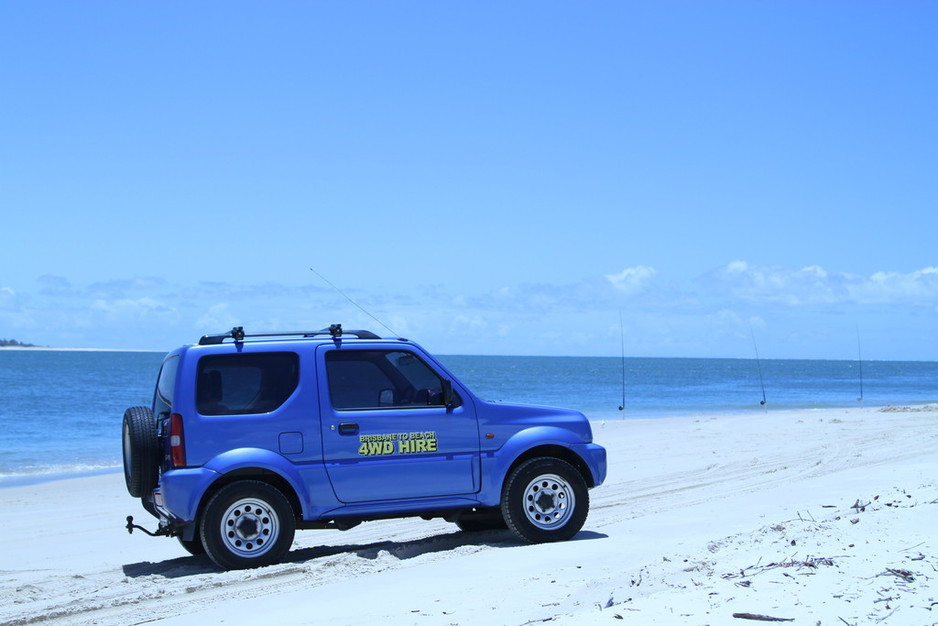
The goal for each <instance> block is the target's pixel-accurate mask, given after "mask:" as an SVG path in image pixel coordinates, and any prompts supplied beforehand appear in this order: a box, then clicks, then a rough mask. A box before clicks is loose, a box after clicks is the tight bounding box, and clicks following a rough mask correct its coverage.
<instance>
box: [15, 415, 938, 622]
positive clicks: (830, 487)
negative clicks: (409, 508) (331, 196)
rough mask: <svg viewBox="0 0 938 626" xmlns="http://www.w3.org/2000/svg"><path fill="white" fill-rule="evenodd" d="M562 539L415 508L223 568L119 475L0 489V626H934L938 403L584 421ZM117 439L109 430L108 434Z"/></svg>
mask: <svg viewBox="0 0 938 626" xmlns="http://www.w3.org/2000/svg"><path fill="white" fill-rule="evenodd" d="M594 434H595V439H596V440H597V441H598V442H599V443H601V444H603V445H604V446H606V448H607V449H608V451H609V462H610V467H609V477H608V480H607V482H606V484H604V485H603V486H601V487H599V488H597V489H595V490H593V491H591V499H592V507H591V512H590V515H589V518H588V520H587V522H586V525H585V527H584V529H583V531H582V532H581V533H580V534H579V535H578V536H577V537H576V538H575V539H574V540H572V541H569V542H565V543H559V544H548V545H536V546H529V545H522V544H520V543H519V542H517V541H516V540H515V539H514V537H513V535H511V534H510V533H509V532H507V531H505V532H493V531H490V532H485V533H475V534H470V533H463V532H460V531H459V530H458V529H457V528H456V527H455V526H454V525H451V524H447V523H445V522H441V521H432V522H425V521H422V520H419V519H404V520H390V521H383V522H370V523H366V524H363V525H361V526H359V527H357V528H355V529H352V530H350V531H347V532H339V531H303V532H298V533H297V537H296V541H295V544H294V547H293V551H292V552H291V553H290V554H289V555H288V558H287V560H286V562H284V563H281V564H279V565H275V566H271V567H267V568H262V569H256V570H247V571H232V572H222V571H219V570H217V569H216V568H215V567H214V566H213V565H212V564H211V563H210V562H209V561H208V560H207V559H204V558H198V557H193V556H189V555H188V554H187V553H186V552H184V551H183V549H182V548H181V547H180V546H179V545H178V544H177V542H176V541H175V540H174V539H166V538H150V537H147V536H145V535H143V534H142V533H139V532H137V533H134V534H133V535H129V534H128V533H127V532H126V530H124V528H123V525H124V520H125V517H126V516H127V515H129V514H132V515H134V516H135V518H136V520H137V521H138V522H139V523H143V524H144V525H147V526H149V527H151V528H153V527H155V522H154V520H153V519H152V518H151V517H150V516H149V515H148V514H146V513H145V512H144V511H143V509H142V508H141V507H140V505H139V503H138V502H137V501H136V500H134V499H132V498H131V497H130V496H128V495H127V493H126V491H125V489H124V484H123V477H122V476H121V475H120V474H109V475H104V476H95V477H90V478H81V479H73V480H63V481H56V482H51V483H45V484H40V485H33V486H25V487H12V488H8V489H3V490H0V519H2V528H3V531H4V532H2V533H0V623H3V624H9V625H16V624H143V623H147V624H180V625H181V624H193V623H198V624H222V623H224V624H258V623H266V624H330V625H331V626H340V625H346V624H347V625H352V624H368V625H374V624H394V625H399V624H415V625H426V626H437V625H449V624H459V625H470V624H478V625H486V626H491V625H493V624H510V625H521V624H531V623H542V622H546V623H550V624H570V625H584V626H585V625H587V624H589V625H596V624H610V625H614V624H691V625H701V624H711V625H723V624H738V625H744V624H756V623H763V622H765V621H767V620H769V619H772V620H792V623H794V624H810V625H811V626H814V625H816V624H821V625H823V626H833V625H839V626H843V625H844V624H850V625H853V624H874V623H882V624H886V625H893V626H896V625H902V626H906V625H924V624H938V587H936V579H938V532H936V531H935V520H936V519H938V407H919V408H916V409H904V410H898V409H896V410H888V411H883V410H878V409H875V408H854V409H838V410H816V411H795V412H792V411H786V412H772V411H769V412H767V413H765V412H754V413H753V414H751V415H747V416H719V417H687V418H674V419H656V420H628V421H622V422H606V423H595V424H594ZM116 445H119V442H117V443H116Z"/></svg>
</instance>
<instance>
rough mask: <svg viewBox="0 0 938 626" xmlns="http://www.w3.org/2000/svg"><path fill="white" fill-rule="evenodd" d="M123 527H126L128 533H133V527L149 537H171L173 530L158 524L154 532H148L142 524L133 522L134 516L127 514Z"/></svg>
mask: <svg viewBox="0 0 938 626" xmlns="http://www.w3.org/2000/svg"><path fill="white" fill-rule="evenodd" d="M124 528H126V529H127V532H128V533H129V534H133V532H134V529H135V528H136V529H137V530H139V531H141V532H145V533H146V534H148V535H150V536H151V537H171V536H172V534H173V531H172V529H171V528H170V527H169V526H160V527H159V528H157V529H156V532H155V533H154V532H150V531H149V530H147V529H146V528H144V527H143V526H139V525H137V524H134V516H133V515H128V516H127V525H126V526H125V527H124Z"/></svg>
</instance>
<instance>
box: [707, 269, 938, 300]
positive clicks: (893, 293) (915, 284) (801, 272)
mask: <svg viewBox="0 0 938 626" xmlns="http://www.w3.org/2000/svg"><path fill="white" fill-rule="evenodd" d="M705 279H706V280H705V282H706V286H707V288H708V289H713V290H714V292H715V293H720V294H722V295H724V296H729V297H732V298H738V299H740V300H745V301H750V302H767V303H781V304H787V305H790V306H799V305H807V304H842V303H848V304H913V305H916V304H917V305H935V304H938V267H926V268H924V269H921V270H916V271H913V272H909V273H901V272H885V271H880V272H876V273H874V274H872V275H871V276H868V277H866V276H861V275H858V274H848V273H845V272H831V271H828V270H826V269H824V268H823V267H821V266H818V265H809V266H806V267H803V268H801V269H791V268H783V267H770V266H753V265H749V264H748V263H746V262H745V261H733V262H732V263H729V264H727V265H726V266H725V267H723V268H721V269H719V270H717V271H715V272H713V273H711V274H709V275H708V276H706V277H705Z"/></svg>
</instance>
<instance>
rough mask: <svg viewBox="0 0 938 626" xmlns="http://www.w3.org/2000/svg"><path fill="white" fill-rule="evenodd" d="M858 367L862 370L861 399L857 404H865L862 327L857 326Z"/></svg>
mask: <svg viewBox="0 0 938 626" xmlns="http://www.w3.org/2000/svg"><path fill="white" fill-rule="evenodd" d="M857 367H859V369H860V397H859V398H857V402H863V353H862V352H861V351H860V326H859V324H858V325H857Z"/></svg>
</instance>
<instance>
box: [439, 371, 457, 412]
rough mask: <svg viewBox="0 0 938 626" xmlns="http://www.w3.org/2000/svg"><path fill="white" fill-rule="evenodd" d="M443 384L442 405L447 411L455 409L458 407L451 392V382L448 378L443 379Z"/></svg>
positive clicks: (455, 396)
mask: <svg viewBox="0 0 938 626" xmlns="http://www.w3.org/2000/svg"><path fill="white" fill-rule="evenodd" d="M442 383H443V404H444V405H445V406H446V408H447V409H455V408H456V407H457V406H459V401H458V396H457V395H456V392H454V391H453V381H451V380H450V379H449V378H444V379H443V380H442Z"/></svg>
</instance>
